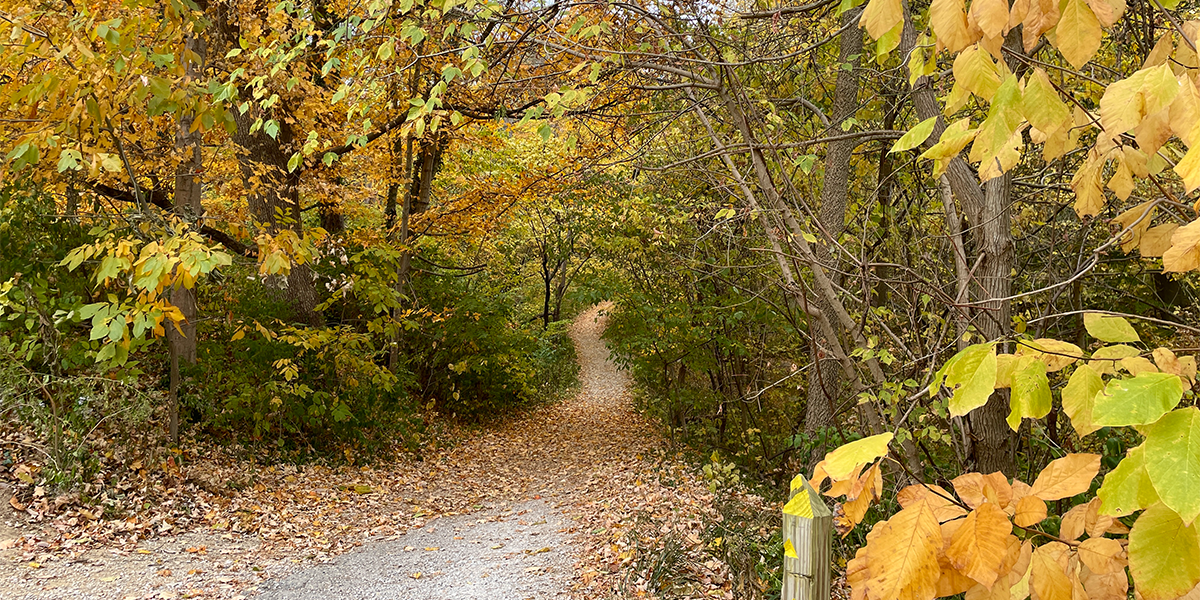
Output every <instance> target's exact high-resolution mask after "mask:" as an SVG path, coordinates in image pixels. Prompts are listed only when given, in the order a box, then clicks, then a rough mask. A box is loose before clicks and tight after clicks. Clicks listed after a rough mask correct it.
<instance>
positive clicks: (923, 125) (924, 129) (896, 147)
mask: <svg viewBox="0 0 1200 600" xmlns="http://www.w3.org/2000/svg"><path fill="white" fill-rule="evenodd" d="M936 124H937V117H929V118H928V119H925V120H924V121H921V122H920V123H918V124H917V126H916V127H913V128H912V129H910V130H909V131H908V133H906V134H904V135H903V136H901V137H900V139H898V140H896V143H895V144H892V149H891V150H889V151H888V153H889V154H891V153H893V152H904V151H906V150H912V149H913V148H916V147H917V146H920V145H921V144H924V143H925V140H927V139H929V135H930V134H932V133H933V126H934V125H936Z"/></svg>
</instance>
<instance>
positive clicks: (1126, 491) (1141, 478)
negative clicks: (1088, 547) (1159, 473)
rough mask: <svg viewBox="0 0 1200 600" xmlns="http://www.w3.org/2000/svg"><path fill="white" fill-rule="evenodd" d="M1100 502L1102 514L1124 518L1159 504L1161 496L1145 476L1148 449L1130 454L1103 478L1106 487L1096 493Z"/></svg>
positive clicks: (1135, 450)
mask: <svg viewBox="0 0 1200 600" xmlns="http://www.w3.org/2000/svg"><path fill="white" fill-rule="evenodd" d="M1096 495H1097V496H1098V497H1099V498H1100V514H1104V515H1109V516H1112V517H1124V516H1125V515H1132V514H1133V513H1135V512H1137V511H1139V510H1142V509H1144V508H1146V507H1148V506H1151V505H1153V504H1154V503H1156V502H1158V493H1157V492H1155V491H1154V484H1152V483H1151V482H1150V476H1149V475H1148V474H1146V446H1145V445H1144V444H1143V445H1141V446H1138V447H1137V448H1134V449H1133V450H1130V451H1129V452H1128V453H1127V454H1126V455H1125V458H1124V459H1123V460H1122V461H1121V463H1120V464H1118V465H1117V468H1115V469H1113V470H1112V471H1110V472H1109V473H1108V475H1105V476H1104V484H1103V485H1101V486H1100V490H1099V491H1097V492H1096Z"/></svg>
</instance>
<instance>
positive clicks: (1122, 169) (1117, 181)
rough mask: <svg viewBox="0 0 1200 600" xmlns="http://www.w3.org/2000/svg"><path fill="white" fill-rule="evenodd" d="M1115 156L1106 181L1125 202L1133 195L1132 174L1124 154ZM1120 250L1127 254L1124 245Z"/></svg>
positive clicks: (1127, 249) (1109, 187) (1127, 237)
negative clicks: (1112, 168)
mask: <svg viewBox="0 0 1200 600" xmlns="http://www.w3.org/2000/svg"><path fill="white" fill-rule="evenodd" d="M1142 123H1143V124H1145V123H1146V122H1145V121H1142ZM1117 156H1118V158H1117V160H1116V169H1114V170H1113V176H1112V178H1111V179H1109V180H1108V189H1110V190H1112V191H1113V193H1115V194H1116V195H1117V197H1118V198H1120V199H1122V200H1127V199H1128V198H1129V195H1130V194H1132V193H1133V187H1134V184H1133V173H1132V172H1130V170H1129V165H1127V164H1125V159H1124V157H1125V155H1124V153H1120V152H1118V153H1117ZM1118 218H1119V217H1118ZM1146 225H1147V226H1149V225H1150V223H1149V222H1147V223H1146ZM1139 236H1140V232H1139ZM1126 239H1128V240H1130V241H1131V242H1132V241H1133V240H1134V236H1131V235H1126ZM1135 245H1137V244H1136V242H1133V243H1131V244H1130V247H1132V246H1135ZM1121 248H1122V249H1123V250H1125V252H1129V248H1126V247H1125V244H1124V243H1122V244H1121Z"/></svg>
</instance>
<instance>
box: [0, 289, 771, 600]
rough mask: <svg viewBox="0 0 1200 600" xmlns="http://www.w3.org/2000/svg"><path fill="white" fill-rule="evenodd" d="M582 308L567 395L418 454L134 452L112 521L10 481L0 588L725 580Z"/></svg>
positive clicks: (415, 591) (53, 591) (237, 590)
mask: <svg viewBox="0 0 1200 600" xmlns="http://www.w3.org/2000/svg"><path fill="white" fill-rule="evenodd" d="M602 308H603V307H595V308H593V309H591V310H589V311H587V312H585V313H583V314H582V315H580V316H579V317H578V318H577V319H576V321H575V323H574V325H573V329H572V338H573V339H574V341H575V344H576V349H577V354H578V358H579V361H580V366H581V373H580V378H581V389H580V390H579V392H578V393H577V394H576V395H574V396H573V397H572V398H571V399H569V400H565V401H563V402H558V403H555V404H551V405H546V406H542V407H539V408H537V409H534V410H531V411H528V412H527V413H525V414H522V415H519V416H516V417H513V418H511V419H508V420H507V421H503V422H500V423H497V424H494V425H490V426H487V427H484V428H481V429H479V430H475V431H472V432H471V435H470V436H468V437H467V439H465V440H463V441H462V443H459V444H457V445H455V446H453V447H451V448H448V449H443V450H437V451H434V452H429V453H426V457H425V460H422V461H416V460H403V461H397V462H395V463H393V464H387V465H378V466H375V467H373V468H367V467H363V468H353V467H344V468H339V469H329V468H322V467H316V466H313V467H295V466H290V465H289V466H269V467H262V466H254V465H252V464H247V463H245V462H244V461H236V460H233V459H230V458H229V457H222V456H217V455H214V454H212V453H208V454H203V455H201V454H197V455H195V456H192V457H190V460H185V461H183V462H184V463H185V464H186V465H187V466H186V467H183V468H178V467H175V463H173V462H171V461H167V462H166V463H164V467H163V469H161V470H163V471H166V472H167V473H166V475H159V476H157V478H156V477H155V476H153V475H152V476H149V477H148V476H147V474H146V471H145V469H143V470H142V471H141V474H142V478H143V479H144V480H146V481H145V482H143V485H142V488H138V489H135V490H131V492H130V493H135V492H138V490H139V489H140V490H141V493H143V494H144V496H145V498H146V499H147V501H146V502H145V503H144V510H142V511H140V512H139V513H137V514H134V515H130V516H127V517H126V518H125V519H123V520H122V519H103V518H97V516H96V515H94V514H90V513H88V512H87V511H86V509H83V510H82V511H80V510H74V511H58V512H55V511H53V510H52V508H53V503H52V502H47V501H42V502H41V503H40V504H38V505H37V506H33V505H32V504H31V505H30V506H24V505H22V503H21V502H18V501H17V500H16V498H13V499H12V501H13V502H12V506H13V507H14V508H18V507H23V508H24V511H23V512H21V513H17V514H16V515H11V514H10V515H7V516H6V515H0V517H7V518H3V519H2V520H3V521H5V522H6V524H4V525H0V598H47V599H58V598H62V599H67V598H70V599H72V600H82V599H85V598H120V599H133V598H239V597H261V598H264V599H265V598H279V599H293V598H385V597H386V598H406V599H413V600H420V599H430V600H432V599H435V598H437V599H442V598H445V599H457V598H464V599H465V598H505V599H509V598H512V599H522V598H539V599H540V598H607V597H622V596H628V597H647V596H650V597H654V596H658V595H665V596H671V597H715V598H733V597H735V596H738V597H742V595H741V594H739V593H738V592H737V590H736V589H735V587H734V586H735V585H747V583H746V582H744V581H741V582H735V581H732V579H735V578H733V577H731V574H730V572H729V568H728V566H727V565H726V564H725V563H724V562H722V560H720V559H719V558H717V557H716V554H719V553H717V552H713V551H711V550H712V541H711V539H710V538H712V535H711V531H712V529H711V528H712V527H714V525H715V524H716V523H719V522H720V521H721V520H722V515H721V514H720V513H719V512H718V511H717V510H716V509H715V508H714V498H713V495H712V494H711V493H710V492H709V490H708V488H707V486H706V485H705V484H704V483H703V482H702V481H700V480H699V479H698V478H697V477H696V476H695V469H694V467H692V466H689V465H687V464H685V463H684V462H682V461H680V460H678V458H677V457H673V456H669V455H668V452H667V450H666V444H665V442H664V441H663V440H662V438H661V436H659V435H658V434H657V433H656V430H655V427H654V426H653V425H652V424H651V423H650V422H648V421H647V420H646V419H645V418H644V417H643V416H641V415H640V414H639V413H638V412H637V411H636V410H634V408H633V406H632V401H631V398H630V392H629V381H628V377H627V375H626V374H625V373H623V372H621V371H619V370H618V369H617V368H616V366H615V365H614V364H613V363H612V362H610V361H609V360H608V359H609V355H608V350H607V348H606V347H605V345H604V343H603V341H602V340H601V339H600V333H601V332H602V331H603V327H604V320H603V317H602V316H601V315H602ZM230 482H233V483H236V485H232V484H230ZM151 488H152V489H151ZM0 492H2V491H0ZM729 493H732V494H735V495H736V496H738V498H739V502H741V503H742V504H743V505H744V506H749V507H751V509H752V510H771V508H770V507H768V506H766V505H765V504H764V503H763V502H762V501H761V500H760V499H758V498H757V497H755V496H751V495H746V494H741V493H739V492H729ZM0 500H8V499H6V498H0ZM716 544H720V540H719V539H717V540H716ZM737 579H744V578H737ZM751 585H758V582H753V583H752V584H751Z"/></svg>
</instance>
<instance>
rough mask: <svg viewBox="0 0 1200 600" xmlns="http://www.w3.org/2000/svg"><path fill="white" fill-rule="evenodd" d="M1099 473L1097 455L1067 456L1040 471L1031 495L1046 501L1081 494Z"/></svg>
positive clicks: (1098, 457)
mask: <svg viewBox="0 0 1200 600" xmlns="http://www.w3.org/2000/svg"><path fill="white" fill-rule="evenodd" d="M1099 472H1100V455H1099V454H1068V455H1066V456H1064V457H1062V458H1060V459H1058V460H1054V461H1051V462H1050V464H1049V465H1046V468H1045V469H1042V472H1041V473H1039V474H1038V478H1037V480H1035V481H1034V482H1033V490H1032V493H1033V495H1034V496H1037V497H1038V498H1041V499H1042V500H1046V501H1050V500H1061V499H1063V498H1069V497H1071V496H1074V495H1076V494H1082V493H1083V492H1086V491H1087V490H1088V487H1089V486H1091V484H1092V479H1093V478H1095V477H1096V473H1099Z"/></svg>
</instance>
